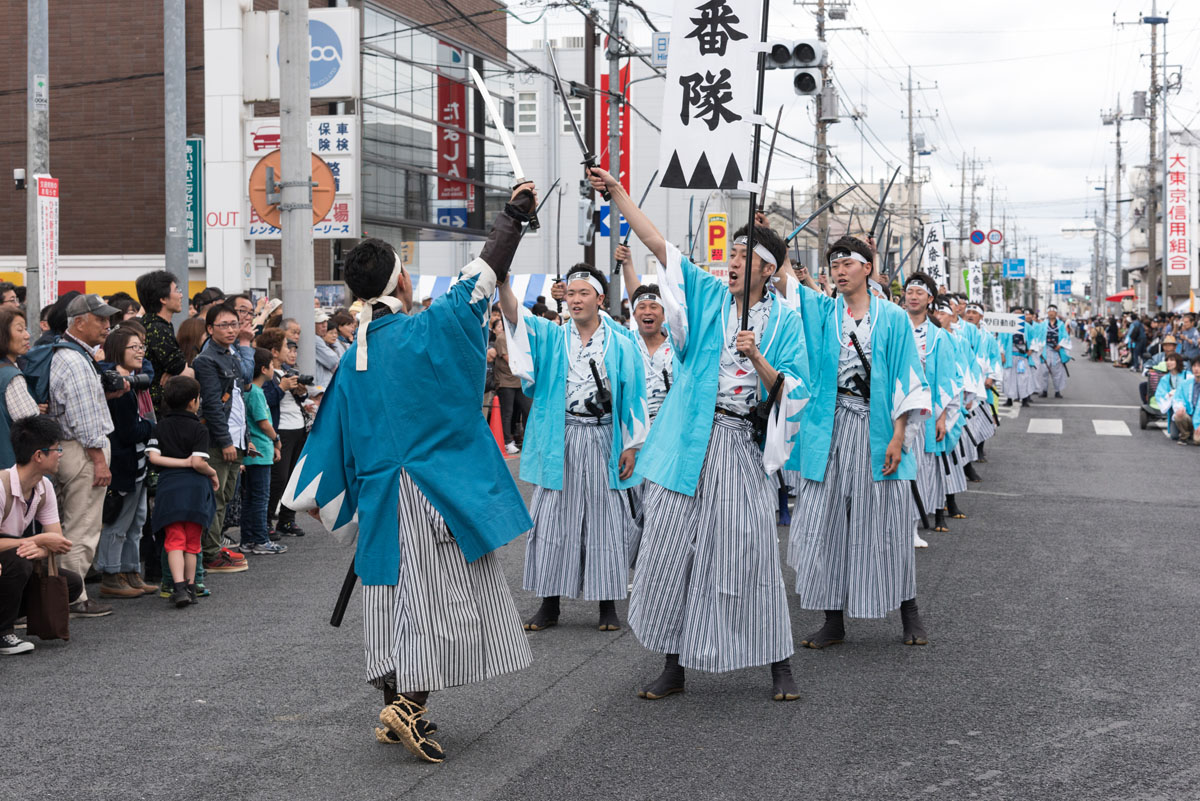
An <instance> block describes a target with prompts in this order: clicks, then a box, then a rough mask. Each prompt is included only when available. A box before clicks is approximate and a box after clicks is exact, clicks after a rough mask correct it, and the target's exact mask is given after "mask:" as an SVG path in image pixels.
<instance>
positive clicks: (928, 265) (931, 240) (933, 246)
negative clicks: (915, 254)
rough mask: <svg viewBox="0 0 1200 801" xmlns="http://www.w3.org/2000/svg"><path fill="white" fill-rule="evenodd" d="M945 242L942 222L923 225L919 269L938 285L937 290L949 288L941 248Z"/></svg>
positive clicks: (943, 253)
mask: <svg viewBox="0 0 1200 801" xmlns="http://www.w3.org/2000/svg"><path fill="white" fill-rule="evenodd" d="M945 242H946V237H945V235H944V233H943V231H942V223H941V222H940V221H939V222H931V223H927V224H926V225H925V235H924V241H923V243H922V245H921V248H922V252H921V269H922V270H924V271H925V273H927V274H928V275H929V277H930V278H932V279H933V282H934V283H935V284H937V285H938V290H939V291H941V289H942V287H946V288H947V289H949V286H948V281H949V277H948V276H947V274H946V254H945V252H944V251H943V249H942V246H943V245H944V244H945Z"/></svg>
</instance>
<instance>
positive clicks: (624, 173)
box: [600, 64, 629, 192]
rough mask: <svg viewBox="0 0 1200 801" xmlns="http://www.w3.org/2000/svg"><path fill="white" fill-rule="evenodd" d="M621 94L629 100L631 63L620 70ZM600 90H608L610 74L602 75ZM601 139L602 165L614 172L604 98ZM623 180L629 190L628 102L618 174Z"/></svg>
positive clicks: (622, 108) (623, 119)
mask: <svg viewBox="0 0 1200 801" xmlns="http://www.w3.org/2000/svg"><path fill="white" fill-rule="evenodd" d="M620 76H621V77H620V82H621V94H622V95H624V96H625V100H626V101H628V100H629V94H628V92H629V65H628V64H626V65H625V66H624V67H622V68H621V72H620ZM600 91H601V92H608V76H607V75H601V76H600ZM600 141H602V142H603V143H604V144H603V146H601V148H600V152H601V155H600V166H601V167H602V168H603V169H606V170H608V171H609V172H612V168H611V167H609V166H608V164H609V160H608V102H607V100H602V101H601V103H600ZM618 178H619V179H620V181H621V186H623V187H625V191H626V192H628V191H629V104H628V103H627V102H626V103H625V104H623V105H622V106H621V174H620V175H619V176H618Z"/></svg>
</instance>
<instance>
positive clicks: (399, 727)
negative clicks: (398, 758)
mask: <svg viewBox="0 0 1200 801" xmlns="http://www.w3.org/2000/svg"><path fill="white" fill-rule="evenodd" d="M385 697H386V692H385ZM428 698H429V693H427V692H422V693H409V694H404V693H398V694H397V693H393V695H392V701H391V703H389V704H388V705H387V706H385V707H384V708H383V710H382V711H381V712H380V713H379V722H380V723H382V724H383V725H384V727H385V728H386V732H385V733H383V734H382V735H381V733H380V731H379V730H378V729H376V731H375V739H377V740H379V741H380V742H391V741H392V740H393V738H394V739H395V740H396V741H398V742H399V743H400V745H403V746H404V747H405V748H407V749H408V750H409V751H410V752H412V753H413V754H414V755H415V756H417V757H419V758H421V759H423V760H425V761H426V762H443V761H445V759H446V753H445V752H444V751H443V750H442V747H441V746H440V745H438V744H437V742H435V741H434V740H431V739H429V737H428V736H427V734H426V732H428V728H427V726H424V725H422V724H424V723H427V722H426V721H425V720H424V718H425V711H426V710H425V701H426V700H428ZM389 735H390V736H389Z"/></svg>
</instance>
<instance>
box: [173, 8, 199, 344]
mask: <svg viewBox="0 0 1200 801" xmlns="http://www.w3.org/2000/svg"><path fill="white" fill-rule="evenodd" d="M184 3H185V0H163V140H164V145H165V149H164V151H163V172H164V176H163V188H164V190H165V191H164V194H165V195H166V198H165V200H166V213H167V217H166V243H165V248H164V251H163V252H164V253H165V254H166V267H167V270H169V271H170V272H171V273H173V274H174V275H175V277H176V278H177V279H179V289H180V290H181V291H182V292H183V309H182V311H180V313H179V314H177V315H175V325H176V327H178V326H179V325H180V324H181V323H182V322H183V321H184V320H186V319H187V318H188V317H187V315H188V302H189V300H188V297H189V295H191V292H190V290H189V289H188V285H189V282H188V240H187V199H186V197H185V193H186V187H187V51H186V41H187V37H186V36H185V33H186V30H187V12H186V8H185V5H184ZM201 215H203V211H201ZM195 224H196V225H201V224H202V220H196V223H195Z"/></svg>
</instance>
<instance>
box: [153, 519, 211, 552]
mask: <svg viewBox="0 0 1200 801" xmlns="http://www.w3.org/2000/svg"><path fill="white" fill-rule="evenodd" d="M165 531H166V532H167V537H166V542H165V543H164V544H163V550H164V551H185V552H186V553H200V537H201V535H202V534H203V533H204V529H203V528H201V527H200V524H199V523H186V522H180V523H168V524H167V527H166V529H165Z"/></svg>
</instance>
